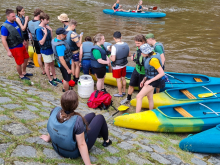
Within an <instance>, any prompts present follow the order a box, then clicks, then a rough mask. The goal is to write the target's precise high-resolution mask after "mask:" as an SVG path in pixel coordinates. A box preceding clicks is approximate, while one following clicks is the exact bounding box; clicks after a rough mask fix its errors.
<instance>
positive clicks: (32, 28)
mask: <svg viewBox="0 0 220 165" xmlns="http://www.w3.org/2000/svg"><path fill="white" fill-rule="evenodd" d="M39 24H40V21H35V22H34V21H33V20H31V21H29V22H28V29H29V31H30V33H31V35H32V38H33V40H34V41H37V38H36V35H35V29H36V27H37V26H39Z"/></svg>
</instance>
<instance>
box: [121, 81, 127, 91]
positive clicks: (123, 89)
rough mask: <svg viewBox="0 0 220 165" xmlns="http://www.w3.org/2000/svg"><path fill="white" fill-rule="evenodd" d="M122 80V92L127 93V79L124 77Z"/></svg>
mask: <svg viewBox="0 0 220 165" xmlns="http://www.w3.org/2000/svg"><path fill="white" fill-rule="evenodd" d="M121 79H122V85H123V88H122V92H124V93H125V91H126V79H125V77H122V78H121Z"/></svg>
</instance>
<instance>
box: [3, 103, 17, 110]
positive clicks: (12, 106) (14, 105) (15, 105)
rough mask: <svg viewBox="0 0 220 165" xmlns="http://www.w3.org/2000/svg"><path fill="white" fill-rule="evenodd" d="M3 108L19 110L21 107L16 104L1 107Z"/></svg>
mask: <svg viewBox="0 0 220 165" xmlns="http://www.w3.org/2000/svg"><path fill="white" fill-rule="evenodd" d="M2 106H3V107H4V108H8V109H15V108H19V107H21V105H18V104H5V105H2Z"/></svg>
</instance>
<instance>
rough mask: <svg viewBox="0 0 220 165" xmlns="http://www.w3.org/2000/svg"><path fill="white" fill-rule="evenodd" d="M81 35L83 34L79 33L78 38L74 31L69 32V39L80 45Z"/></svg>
mask: <svg viewBox="0 0 220 165" xmlns="http://www.w3.org/2000/svg"><path fill="white" fill-rule="evenodd" d="M82 37H83V35H80V37H79V38H78V35H77V34H76V33H72V34H71V40H72V41H73V42H75V43H76V45H77V46H78V47H80V46H81V45H82Z"/></svg>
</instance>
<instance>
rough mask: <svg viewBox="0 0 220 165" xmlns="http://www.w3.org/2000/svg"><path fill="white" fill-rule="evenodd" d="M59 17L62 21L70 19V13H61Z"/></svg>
mask: <svg viewBox="0 0 220 165" xmlns="http://www.w3.org/2000/svg"><path fill="white" fill-rule="evenodd" d="M57 18H58V20H60V21H69V18H68V15H67V14H65V13H62V14H60V15H59V16H58V17H57Z"/></svg>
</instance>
